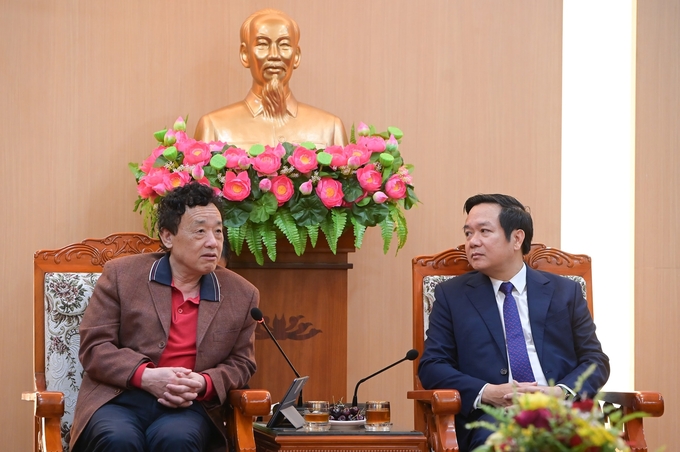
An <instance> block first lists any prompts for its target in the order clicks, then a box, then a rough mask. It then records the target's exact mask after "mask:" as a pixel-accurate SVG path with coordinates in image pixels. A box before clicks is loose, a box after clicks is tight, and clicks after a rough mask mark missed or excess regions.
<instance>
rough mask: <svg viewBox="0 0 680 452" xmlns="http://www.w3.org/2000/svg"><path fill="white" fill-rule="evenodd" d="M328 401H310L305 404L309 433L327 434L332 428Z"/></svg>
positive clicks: (305, 427) (306, 429)
mask: <svg viewBox="0 0 680 452" xmlns="http://www.w3.org/2000/svg"><path fill="white" fill-rule="evenodd" d="M328 408H329V405H328V402H327V401H323V400H310V401H308V402H306V403H305V411H304V415H305V426H304V429H305V431H307V432H326V431H328V430H329V429H330V428H331V423H330V422H329V416H330V413H329V411H328Z"/></svg>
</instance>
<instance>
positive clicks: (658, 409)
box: [598, 391, 664, 452]
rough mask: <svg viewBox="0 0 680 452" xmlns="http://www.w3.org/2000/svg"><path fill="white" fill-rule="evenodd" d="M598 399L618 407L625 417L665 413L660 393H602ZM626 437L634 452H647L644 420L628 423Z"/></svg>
mask: <svg viewBox="0 0 680 452" xmlns="http://www.w3.org/2000/svg"><path fill="white" fill-rule="evenodd" d="M598 397H599V398H600V400H602V401H603V402H605V404H613V405H618V406H619V407H620V410H621V411H622V412H623V414H624V415H626V414H631V413H635V412H638V411H641V412H643V413H646V414H647V415H649V416H651V417H659V416H661V415H662V414H663V412H664V402H663V397H662V396H661V394H659V393H658V392H647V391H638V392H601V393H599V394H598ZM624 435H625V436H624V438H625V439H626V440H627V441H628V443H629V445H630V449H631V451H632V452H647V442H646V441H645V432H644V428H643V418H637V419H633V420H631V421H628V422H626V425H625V426H624Z"/></svg>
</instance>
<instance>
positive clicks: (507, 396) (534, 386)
mask: <svg viewBox="0 0 680 452" xmlns="http://www.w3.org/2000/svg"><path fill="white" fill-rule="evenodd" d="M531 392H542V393H544V394H547V395H551V396H555V397H562V395H563V394H564V392H563V391H562V388H560V387H559V386H539V385H538V383H536V382H535V381H534V382H531V383H520V382H518V381H513V382H512V383H503V384H500V385H492V384H488V385H486V387H485V388H484V392H482V403H486V404H487V405H492V406H495V407H507V406H510V405H512V403H513V400H512V399H513V397H514V396H515V394H525V393H531Z"/></svg>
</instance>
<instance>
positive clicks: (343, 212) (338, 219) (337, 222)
mask: <svg viewBox="0 0 680 452" xmlns="http://www.w3.org/2000/svg"><path fill="white" fill-rule="evenodd" d="M331 218H332V219H333V227H334V228H335V236H336V237H338V238H339V237H340V236H341V235H342V233H343V231H344V230H345V226H346V225H347V209H332V210H331Z"/></svg>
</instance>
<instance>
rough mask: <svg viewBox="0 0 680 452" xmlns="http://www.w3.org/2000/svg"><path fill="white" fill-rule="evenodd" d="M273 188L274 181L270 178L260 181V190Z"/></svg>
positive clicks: (265, 190)
mask: <svg viewBox="0 0 680 452" xmlns="http://www.w3.org/2000/svg"><path fill="white" fill-rule="evenodd" d="M271 189H272V181H270V180H269V179H262V180H261V181H260V190H262V191H264V192H267V191H269V190H271Z"/></svg>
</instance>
